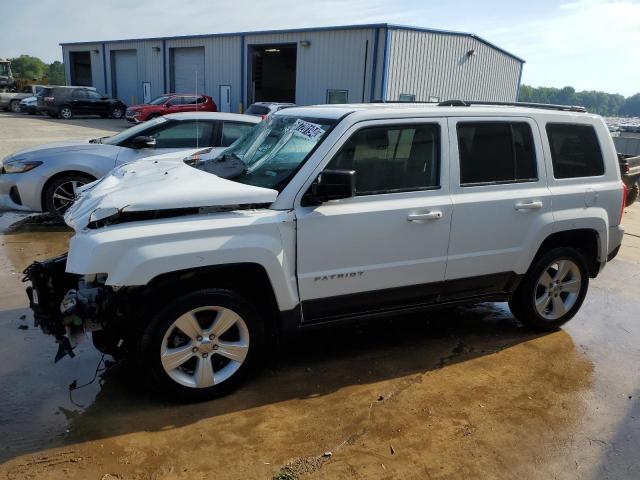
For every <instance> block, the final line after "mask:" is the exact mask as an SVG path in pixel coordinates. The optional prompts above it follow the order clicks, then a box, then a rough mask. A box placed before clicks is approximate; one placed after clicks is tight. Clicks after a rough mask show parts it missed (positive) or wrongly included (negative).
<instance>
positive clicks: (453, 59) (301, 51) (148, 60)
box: [63, 25, 522, 111]
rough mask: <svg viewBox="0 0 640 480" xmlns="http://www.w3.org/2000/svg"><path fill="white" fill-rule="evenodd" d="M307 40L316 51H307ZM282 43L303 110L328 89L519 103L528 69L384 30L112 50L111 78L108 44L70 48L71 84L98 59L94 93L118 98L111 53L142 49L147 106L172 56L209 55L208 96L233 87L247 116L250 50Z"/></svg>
mask: <svg viewBox="0 0 640 480" xmlns="http://www.w3.org/2000/svg"><path fill="white" fill-rule="evenodd" d="M387 32H388V33H387ZM376 36H377V42H376ZM303 40H306V41H308V42H310V45H309V46H308V47H303V46H302V45H300V42H301V41H303ZM279 43H295V44H296V45H297V67H296V103H298V104H299V105H309V104H317V103H325V102H326V96H327V90H328V89H337V90H348V92H349V97H348V99H349V101H350V102H361V101H362V100H363V99H364V101H365V102H368V101H370V100H380V99H382V98H383V95H382V85H383V83H385V84H386V95H384V98H385V99H386V100H398V97H399V95H400V94H401V93H408V94H415V95H416V100H428V99H429V97H430V96H437V97H440V98H441V99H451V98H465V99H472V100H497V101H514V100H515V99H516V96H517V91H518V83H519V79H520V71H521V68H522V64H521V62H520V61H519V60H517V59H516V58H513V57H511V56H509V55H507V54H505V53H503V52H501V51H499V50H498V49H496V48H493V47H491V46H490V45H487V44H486V43H484V42H482V41H480V40H477V39H475V38H473V37H471V36H468V35H453V34H446V33H435V32H422V31H414V30H407V29H400V28H397V27H390V28H389V29H388V28H387V27H386V26H384V25H377V26H376V25H374V26H372V27H371V28H353V29H335V30H331V29H327V30H313V31H303V32H300V31H299V32H271V33H256V34H251V33H247V34H237V35H212V36H202V37H189V38H167V39H165V40H163V39H146V40H132V41H114V42H106V43H105V44H104V50H105V59H104V60H105V62H104V64H105V65H106V68H107V72H106V75H105V72H104V71H103V60H102V48H103V47H102V46H103V44H102V43H86V44H65V45H63V56H64V60H65V68H66V70H67V78H70V77H69V68H70V65H69V52H70V51H91V61H92V75H93V82H94V86H95V87H96V88H98V90H101V91H104V92H106V93H108V94H111V93H112V89H111V82H112V78H111V72H110V65H111V51H112V50H120V49H125V50H126V49H135V50H136V51H137V58H138V85H137V101H138V102H141V101H142V83H143V82H150V83H151V94H152V97H155V96H157V95H160V94H162V93H164V92H166V91H168V90H169V85H170V83H169V75H170V68H169V62H170V60H169V58H170V50H171V48H176V47H204V49H205V79H204V85H205V92H204V93H205V94H207V95H210V96H212V97H213V99H214V100H215V101H216V103H220V86H221V85H230V86H231V109H232V111H239V107H240V104H241V103H243V106H244V107H245V108H246V107H247V105H246V103H245V102H246V101H247V100H248V98H247V90H248V88H249V84H250V80H251V77H250V75H251V72H250V69H249V65H248V57H247V56H248V52H249V51H250V46H251V45H265V44H279ZM376 44H377V45H376ZM243 45H244V51H243V52H242V46H243ZM471 49H473V50H475V51H476V53H477V55H475V56H472V57H469V56H468V55H467V52H468V51H469V50H471ZM95 51H97V53H96V52H95ZM365 51H366V58H365ZM374 56H375V61H374ZM385 59H386V63H387V68H386V70H385ZM385 72H386V82H384V78H385ZM243 74H244V82H243V81H242V80H243V79H242V75H243ZM105 76H106V85H105V81H104V79H105ZM372 83H373V84H374V85H373V88H372Z"/></svg>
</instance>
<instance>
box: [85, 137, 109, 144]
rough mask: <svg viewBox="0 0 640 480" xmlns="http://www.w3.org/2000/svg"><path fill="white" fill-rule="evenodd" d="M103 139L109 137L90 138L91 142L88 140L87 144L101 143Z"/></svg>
mask: <svg viewBox="0 0 640 480" xmlns="http://www.w3.org/2000/svg"><path fill="white" fill-rule="evenodd" d="M104 138H109V137H98V138H92V139H91V140H89V143H102V140H103V139H104Z"/></svg>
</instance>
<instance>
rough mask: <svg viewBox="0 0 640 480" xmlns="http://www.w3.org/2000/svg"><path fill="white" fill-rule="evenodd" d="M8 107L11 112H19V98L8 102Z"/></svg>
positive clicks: (20, 109) (20, 108)
mask: <svg viewBox="0 0 640 480" xmlns="http://www.w3.org/2000/svg"><path fill="white" fill-rule="evenodd" d="M9 109H10V110H11V111H12V112H13V113H20V112H21V111H22V107H21V106H20V101H19V100H13V101H12V102H11V103H10V104H9Z"/></svg>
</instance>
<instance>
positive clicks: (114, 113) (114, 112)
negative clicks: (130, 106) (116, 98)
mask: <svg viewBox="0 0 640 480" xmlns="http://www.w3.org/2000/svg"><path fill="white" fill-rule="evenodd" d="M111 117H113V118H118V119H119V118H122V117H124V109H123V108H122V107H113V108H112V109H111Z"/></svg>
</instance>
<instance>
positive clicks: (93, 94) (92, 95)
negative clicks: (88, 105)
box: [87, 90, 102, 100]
mask: <svg viewBox="0 0 640 480" xmlns="http://www.w3.org/2000/svg"><path fill="white" fill-rule="evenodd" d="M87 93H88V94H89V98H91V99H92V100H102V95H101V94H99V93H98V92H94V91H93V90H89V91H88V92H87Z"/></svg>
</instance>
